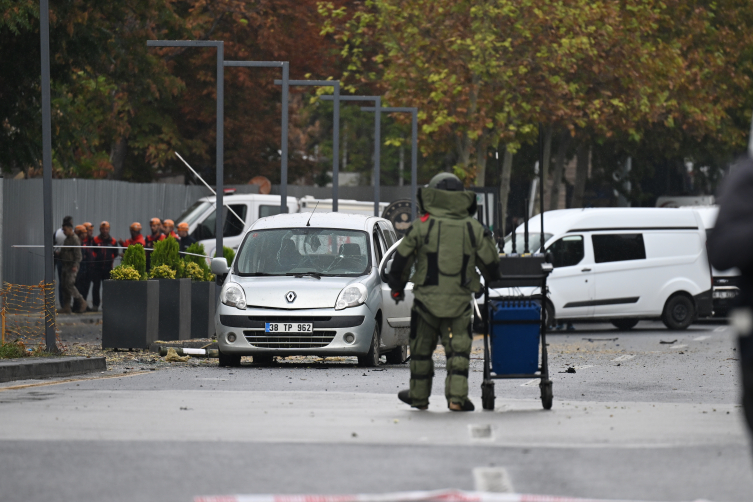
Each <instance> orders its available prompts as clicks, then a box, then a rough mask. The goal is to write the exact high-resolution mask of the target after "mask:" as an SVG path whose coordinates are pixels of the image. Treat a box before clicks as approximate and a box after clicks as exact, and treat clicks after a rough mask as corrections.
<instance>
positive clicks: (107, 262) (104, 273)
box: [89, 221, 118, 312]
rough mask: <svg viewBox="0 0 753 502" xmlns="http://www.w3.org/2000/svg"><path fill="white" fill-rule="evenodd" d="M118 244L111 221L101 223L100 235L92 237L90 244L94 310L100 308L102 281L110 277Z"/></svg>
mask: <svg viewBox="0 0 753 502" xmlns="http://www.w3.org/2000/svg"><path fill="white" fill-rule="evenodd" d="M117 245H118V243H117V242H116V241H115V239H114V238H113V237H112V236H111V235H110V223H109V222H107V221H103V222H102V223H100V225H99V235H98V236H96V237H95V238H94V239H92V242H91V246H90V248H91V254H92V261H91V263H90V264H89V268H90V269H91V271H92V273H91V278H92V285H93V290H92V311H94V312H96V311H97V310H99V304H100V294H99V290H100V288H101V286H102V281H105V280H107V279H109V278H110V271H112V265H113V261H115V257H116V256H118V250H117V249H115V247H116V246H117Z"/></svg>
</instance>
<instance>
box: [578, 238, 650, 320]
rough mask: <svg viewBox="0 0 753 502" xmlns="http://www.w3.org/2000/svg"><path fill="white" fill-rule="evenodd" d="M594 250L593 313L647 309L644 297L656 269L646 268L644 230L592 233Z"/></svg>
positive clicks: (599, 314)
mask: <svg viewBox="0 0 753 502" xmlns="http://www.w3.org/2000/svg"><path fill="white" fill-rule="evenodd" d="M591 242H592V244H593V250H594V265H593V273H594V283H595V286H596V289H595V291H596V293H595V295H594V302H593V304H594V316H598V317H609V316H612V315H633V314H645V313H648V310H647V303H648V302H647V301H646V299H645V298H644V297H645V296H646V294H647V292H648V291H647V290H648V289H650V288H651V287H652V286H651V285H652V284H654V283H655V281H652V280H651V275H652V274H654V273H656V272H655V271H652V270H651V269H648V268H647V266H646V265H647V263H646V246H645V244H644V242H643V234H642V233H636V232H620V233H609V234H602V233H598V234H596V233H595V234H592V235H591Z"/></svg>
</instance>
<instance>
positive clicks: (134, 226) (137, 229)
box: [130, 221, 141, 232]
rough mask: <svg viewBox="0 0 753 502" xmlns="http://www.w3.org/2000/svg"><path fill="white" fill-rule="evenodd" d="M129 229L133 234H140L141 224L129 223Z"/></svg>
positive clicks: (136, 222)
mask: <svg viewBox="0 0 753 502" xmlns="http://www.w3.org/2000/svg"><path fill="white" fill-rule="evenodd" d="M130 228H131V230H133V231H134V232H141V223H139V222H138V221H134V222H133V223H131V227H130Z"/></svg>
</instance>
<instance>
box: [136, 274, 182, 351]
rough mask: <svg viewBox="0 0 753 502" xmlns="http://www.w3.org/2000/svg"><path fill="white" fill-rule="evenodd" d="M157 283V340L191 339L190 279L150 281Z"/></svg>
mask: <svg viewBox="0 0 753 502" xmlns="http://www.w3.org/2000/svg"><path fill="white" fill-rule="evenodd" d="M146 282H158V283H159V327H158V332H157V333H158V335H157V336H158V338H157V339H158V340H165V341H169V340H188V339H189V338H190V337H191V279H150V280H148V281H146Z"/></svg>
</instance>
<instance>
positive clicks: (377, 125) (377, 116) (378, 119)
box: [374, 97, 382, 216]
mask: <svg viewBox="0 0 753 502" xmlns="http://www.w3.org/2000/svg"><path fill="white" fill-rule="evenodd" d="M374 108H375V111H374V216H379V199H380V197H379V186H380V184H381V176H380V175H381V172H380V168H381V163H380V155H379V154H380V153H381V150H382V137H381V136H382V98H381V97H377V98H376V99H375V100H374Z"/></svg>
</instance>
